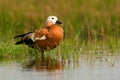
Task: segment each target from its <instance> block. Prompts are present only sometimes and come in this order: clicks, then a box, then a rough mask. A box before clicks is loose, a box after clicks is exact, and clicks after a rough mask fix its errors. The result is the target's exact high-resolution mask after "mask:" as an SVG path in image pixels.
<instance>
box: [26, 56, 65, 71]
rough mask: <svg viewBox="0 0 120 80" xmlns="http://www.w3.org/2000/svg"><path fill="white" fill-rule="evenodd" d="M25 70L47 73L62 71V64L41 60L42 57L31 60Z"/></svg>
mask: <svg viewBox="0 0 120 80" xmlns="http://www.w3.org/2000/svg"><path fill="white" fill-rule="evenodd" d="M24 68H25V69H28V70H36V71H41V70H47V71H54V70H63V62H60V61H57V60H55V59H52V58H48V57H47V58H45V57H44V58H43V57H35V58H34V59H32V60H29V61H28V62H27V63H26V64H25V65H24Z"/></svg>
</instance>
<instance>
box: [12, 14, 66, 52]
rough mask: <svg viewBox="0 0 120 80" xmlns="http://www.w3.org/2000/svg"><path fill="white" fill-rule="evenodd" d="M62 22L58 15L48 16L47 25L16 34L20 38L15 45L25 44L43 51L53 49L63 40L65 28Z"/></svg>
mask: <svg viewBox="0 0 120 80" xmlns="http://www.w3.org/2000/svg"><path fill="white" fill-rule="evenodd" d="M61 24H62V22H61V21H60V20H58V18H57V17H56V16H53V15H52V16H48V17H47V20H46V22H45V27H43V28H39V29H36V30H34V31H33V32H28V33H25V34H21V35H17V36H15V37H14V39H16V38H20V40H19V41H17V42H15V45H20V44H25V45H28V46H29V47H31V48H39V49H40V51H41V52H42V53H44V52H45V51H47V50H52V49H54V48H56V47H57V46H58V45H59V44H60V43H61V41H62V40H63V37H64V30H63V27H62V26H61Z"/></svg>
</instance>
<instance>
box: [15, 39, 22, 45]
mask: <svg viewBox="0 0 120 80" xmlns="http://www.w3.org/2000/svg"><path fill="white" fill-rule="evenodd" d="M23 43H24V41H23V40H21V41H18V42H16V43H15V45H19V44H23Z"/></svg>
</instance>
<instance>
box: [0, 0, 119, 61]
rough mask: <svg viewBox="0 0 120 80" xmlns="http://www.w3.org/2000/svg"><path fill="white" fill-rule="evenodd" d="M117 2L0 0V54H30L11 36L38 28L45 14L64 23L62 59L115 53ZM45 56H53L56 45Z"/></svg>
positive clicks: (116, 51)
mask: <svg viewBox="0 0 120 80" xmlns="http://www.w3.org/2000/svg"><path fill="white" fill-rule="evenodd" d="M53 2H54V3H53ZM119 4H120V1H119V0H103V1H101V0H92V1H89V0H71V1H69V0H60V1H56V0H52V1H51V0H44V1H39V0H0V57H1V58H4V59H6V58H24V57H26V56H27V55H29V54H34V53H35V51H34V50H33V49H30V48H28V47H27V46H24V45H20V46H15V45H14V42H15V41H14V40H13V37H14V36H15V35H18V34H22V33H26V32H28V31H34V30H35V29H37V28H40V27H42V26H43V25H44V22H45V19H46V17H47V16H49V15H56V16H58V17H59V18H60V19H61V20H62V21H63V23H64V24H63V28H64V31H65V38H64V40H63V42H62V44H61V45H60V47H61V48H60V49H61V55H62V57H63V59H65V60H67V59H70V58H71V57H73V58H75V59H76V58H78V56H79V54H85V55H88V54H95V55H99V54H103V55H119V49H120V29H119V28H120V15H119V14H120V10H119V9H120V5H119ZM46 56H51V57H52V56H55V58H56V59H57V57H58V56H57V48H56V49H54V50H52V51H48V52H46Z"/></svg>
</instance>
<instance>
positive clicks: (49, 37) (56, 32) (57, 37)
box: [32, 25, 64, 50]
mask: <svg viewBox="0 0 120 80" xmlns="http://www.w3.org/2000/svg"><path fill="white" fill-rule="evenodd" d="M34 34H35V38H36V37H42V36H43V35H45V36H46V39H45V40H36V41H35V42H34V44H33V46H32V47H40V48H41V49H42V50H50V49H53V48H55V47H56V46H58V45H59V43H60V42H61V40H62V39H63V34H64V33H63V29H62V27H60V26H57V25H52V26H48V27H46V28H43V29H38V30H36V31H35V32H34Z"/></svg>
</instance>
